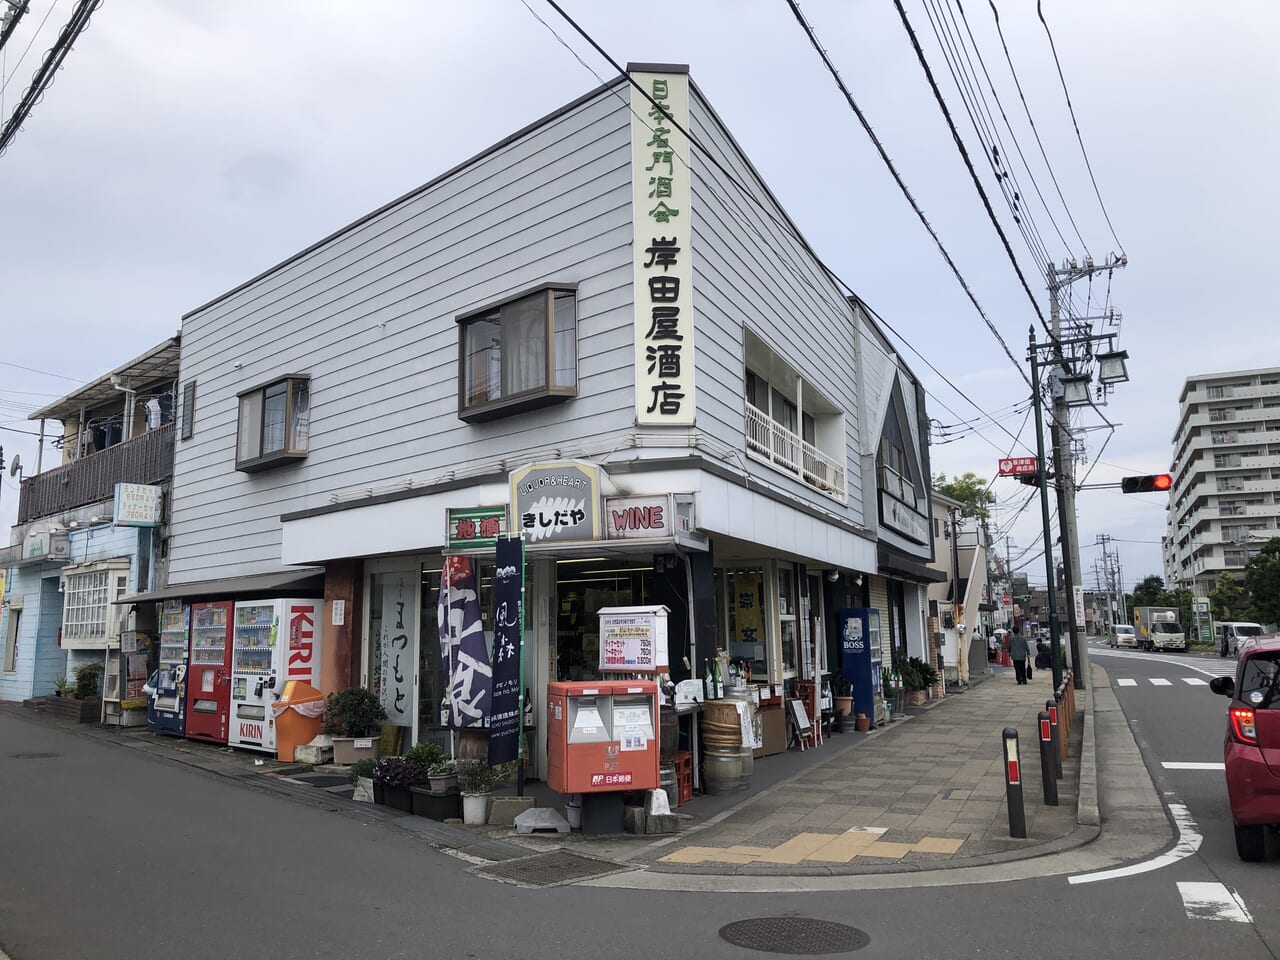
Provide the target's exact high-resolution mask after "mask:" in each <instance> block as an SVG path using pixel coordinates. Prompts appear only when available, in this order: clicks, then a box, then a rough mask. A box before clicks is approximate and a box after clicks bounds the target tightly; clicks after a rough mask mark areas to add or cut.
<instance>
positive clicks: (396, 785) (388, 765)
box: [373, 757, 427, 813]
mask: <svg viewBox="0 0 1280 960" xmlns="http://www.w3.org/2000/svg"><path fill="white" fill-rule="evenodd" d="M426 783H427V769H426V767H422V766H419V765H418V764H416V763H410V762H409V761H408V760H406V759H405V758H404V757H383V758H382V759H381V760H379V761H378V762H377V763H376V764H374V767H373V784H374V788H375V789H376V790H379V792H380V793H381V795H382V803H384V804H385V805H386V806H388V807H391V808H393V809H395V810H403V811H404V812H405V813H413V788H414V787H421V786H423V785H425V784H426Z"/></svg>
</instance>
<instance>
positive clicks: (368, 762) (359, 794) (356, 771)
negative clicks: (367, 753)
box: [347, 757, 376, 803]
mask: <svg viewBox="0 0 1280 960" xmlns="http://www.w3.org/2000/svg"><path fill="white" fill-rule="evenodd" d="M375 763H376V761H375V760H373V759H371V758H369V757H365V758H364V759H363V760H357V761H356V762H355V763H353V764H352V765H351V769H350V770H348V771H347V778H348V779H349V780H350V781H351V785H352V786H353V787H355V788H356V789H355V793H353V794H352V795H351V799H352V800H359V801H361V802H363V803H373V767H374V764H375Z"/></svg>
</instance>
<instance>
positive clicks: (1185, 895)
mask: <svg viewBox="0 0 1280 960" xmlns="http://www.w3.org/2000/svg"><path fill="white" fill-rule="evenodd" d="M1178 893H1179V894H1181V895H1182V905H1183V906H1184V907H1185V908H1186V910H1187V917H1188V918H1189V919H1191V920H1234V921H1235V922H1236V923H1253V917H1251V916H1249V911H1248V910H1246V909H1245V905H1244V904H1243V903H1242V902H1241V901H1240V897H1239V896H1238V895H1237V894H1236V893H1235V891H1233V890H1228V889H1227V888H1226V887H1225V886H1224V885H1223V884H1221V883H1216V882H1213V883H1193V882H1190V881H1182V880H1180V881H1178Z"/></svg>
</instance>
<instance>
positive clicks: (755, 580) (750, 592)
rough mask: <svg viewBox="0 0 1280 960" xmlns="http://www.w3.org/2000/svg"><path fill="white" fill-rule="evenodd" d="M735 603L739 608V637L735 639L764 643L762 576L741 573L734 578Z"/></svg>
mask: <svg viewBox="0 0 1280 960" xmlns="http://www.w3.org/2000/svg"><path fill="white" fill-rule="evenodd" d="M733 603H734V606H735V607H736V608H737V618H736V619H737V636H736V637H734V639H735V640H736V641H738V642H739V643H764V642H765V641H764V617H763V615H762V614H761V611H760V574H758V573H739V574H736V575H735V576H734V578H733ZM761 659H763V658H761Z"/></svg>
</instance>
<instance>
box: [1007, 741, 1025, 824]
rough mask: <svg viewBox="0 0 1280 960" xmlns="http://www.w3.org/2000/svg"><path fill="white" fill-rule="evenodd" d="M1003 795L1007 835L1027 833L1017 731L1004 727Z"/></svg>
mask: <svg viewBox="0 0 1280 960" xmlns="http://www.w3.org/2000/svg"><path fill="white" fill-rule="evenodd" d="M1004 795H1005V799H1006V800H1007V801H1008V804H1009V836H1011V837H1019V838H1021V837H1025V836H1026V835H1027V813H1026V810H1024V809H1023V806H1022V767H1021V764H1020V763H1019V761H1018V731H1017V729H1016V728H1014V727H1005V728H1004Z"/></svg>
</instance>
